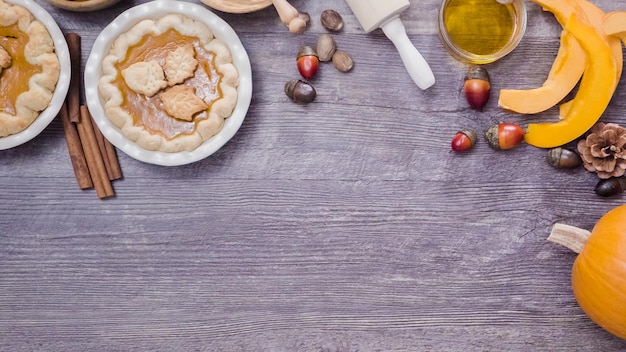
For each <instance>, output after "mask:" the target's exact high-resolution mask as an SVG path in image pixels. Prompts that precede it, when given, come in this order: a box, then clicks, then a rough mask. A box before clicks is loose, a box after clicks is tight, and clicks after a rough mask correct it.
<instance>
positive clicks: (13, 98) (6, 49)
mask: <svg viewBox="0 0 626 352" xmlns="http://www.w3.org/2000/svg"><path fill="white" fill-rule="evenodd" d="M0 13H1V15H0V137H6V136H8V135H12V134H15V133H19V132H21V131H23V130H24V129H26V128H27V127H28V126H30V124H32V122H33V121H34V120H35V119H36V118H37V117H38V116H39V113H40V112H41V111H43V110H44V109H45V108H47V107H48V105H49V103H50V101H51V100H52V92H53V91H54V88H55V86H56V83H57V81H58V78H59V72H60V64H59V60H58V57H57V56H56V54H55V51H54V43H53V41H52V38H51V37H50V34H49V33H48V31H47V30H46V28H45V27H44V25H43V24H42V23H41V22H39V21H37V20H35V18H34V17H33V16H32V14H31V13H30V12H29V11H28V10H27V9H25V8H23V7H21V6H16V5H10V4H8V3H6V2H4V1H3V0H0Z"/></svg>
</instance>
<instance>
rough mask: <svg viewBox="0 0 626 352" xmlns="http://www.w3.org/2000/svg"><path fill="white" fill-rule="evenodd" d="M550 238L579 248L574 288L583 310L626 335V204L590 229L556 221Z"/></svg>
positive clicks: (625, 336)
mask: <svg viewBox="0 0 626 352" xmlns="http://www.w3.org/2000/svg"><path fill="white" fill-rule="evenodd" d="M548 240H550V241H553V242H556V243H559V244H562V245H564V246H567V247H568V248H570V249H572V250H574V251H576V252H579V255H578V257H577V258H576V260H575V262H574V267H573V269H572V288H573V291H574V296H575V297H576V300H577V301H578V304H579V305H580V307H581V308H582V310H583V311H584V312H585V314H587V316H589V318H591V320H593V321H594V322H595V323H596V324H598V325H599V326H601V327H602V328H603V329H605V330H606V331H608V332H610V333H611V334H613V335H615V336H617V337H620V338H622V339H626V205H622V206H619V207H617V208H615V209H613V210H611V211H609V212H608V213H606V214H605V215H604V216H603V217H602V218H601V219H600V220H599V221H598V222H597V223H596V225H595V226H594V227H593V230H592V231H591V232H589V231H586V230H582V229H578V228H575V227H571V226H568V225H562V224H556V225H555V226H554V228H553V229H552V233H551V234H550V237H549V238H548Z"/></svg>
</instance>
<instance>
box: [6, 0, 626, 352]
mask: <svg viewBox="0 0 626 352" xmlns="http://www.w3.org/2000/svg"><path fill="white" fill-rule="evenodd" d="M38 2H39V3H40V4H41V5H42V6H44V7H45V8H46V9H48V10H49V11H50V12H52V13H53V14H54V15H55V18H56V19H57V21H58V22H59V25H60V27H61V28H62V29H63V31H64V32H66V33H67V32H70V31H74V32H77V33H78V34H80V35H81V37H82V43H83V45H82V50H83V51H82V56H83V65H84V61H86V59H87V57H88V55H89V50H90V48H91V46H92V44H93V41H94V40H95V38H96V37H97V35H98V33H99V31H100V30H101V29H102V28H103V27H104V26H106V24H107V23H108V22H110V21H111V20H112V19H113V18H114V17H115V16H117V15H118V14H119V13H121V12H122V11H123V10H125V9H127V8H130V7H132V6H134V5H136V4H139V3H143V2H145V1H139V0H133V1H122V2H120V3H118V4H117V5H115V6H114V7H111V8H109V9H106V10H102V11H99V12H98V13H83V14H77V13H72V12H68V11H63V10H59V9H54V8H52V7H51V6H50V5H47V4H46V3H44V2H43V1H38ZM195 2H197V3H200V1H199V0H197V1H195ZM597 4H598V5H599V6H600V7H601V8H603V9H604V10H606V11H609V10H617V9H619V8H620V4H619V3H618V2H612V1H608V0H598V1H597ZM293 5H294V6H296V7H297V8H298V9H299V10H301V11H306V12H308V13H309V14H310V15H311V17H312V23H311V26H310V28H309V29H308V30H307V31H306V32H305V33H304V34H303V35H300V36H294V35H292V34H290V33H289V32H288V31H287V29H286V28H285V26H284V25H283V24H282V23H280V20H279V19H278V15H277V14H276V12H275V11H274V9H272V8H271V7H270V8H266V9H263V10H261V11H258V12H253V13H248V14H240V15H235V14H227V13H221V12H217V13H218V14H219V15H220V16H221V17H222V18H224V19H225V20H226V21H227V22H228V23H229V24H231V26H232V27H233V28H234V29H235V31H236V32H237V33H238V34H239V35H240V37H241V39H242V42H243V44H244V46H245V48H246V50H247V51H248V54H249V56H250V59H251V63H252V69H253V75H254V77H253V85H254V94H253V99H252V104H251V107H250V110H249V113H248V115H247V116H246V119H245V121H244V123H243V126H242V127H241V129H240V130H239V132H238V133H237V135H236V136H235V137H234V138H233V139H232V140H231V141H230V142H228V143H227V144H226V145H225V146H224V147H223V148H222V149H220V150H219V151H218V152H216V153H215V154H214V155H212V156H210V157H208V158H207V159H205V160H202V161H200V162H197V163H194V164H191V165H186V166H180V167H159V166H154V165H148V164H144V163H141V162H139V161H136V160H134V159H131V158H129V157H128V156H126V155H125V154H123V153H121V152H120V153H119V159H120V164H121V166H122V170H123V172H124V179H122V180H119V181H116V182H115V191H116V197H115V198H111V199H106V200H99V199H98V198H97V197H96V195H95V193H94V191H93V190H87V191H81V190H77V189H76V181H75V179H74V175H73V171H72V167H71V162H70V159H69V155H68V152H67V147H66V144H65V141H64V139H63V138H64V137H63V128H62V125H61V122H60V121H59V120H58V119H57V120H55V121H53V122H52V124H51V125H50V126H49V127H48V128H47V129H46V130H45V131H44V132H43V133H42V134H41V135H40V136H38V137H37V138H35V139H34V140H32V141H30V142H28V143H26V144H24V145H22V146H19V147H17V148H13V149H10V150H5V151H2V153H1V154H2V155H1V156H0V180H1V181H0V182H1V184H2V186H3V187H2V192H1V193H0V202H2V204H3V205H4V206H3V210H2V212H0V351H64V352H74V351H76V352H78V351H81V352H82V351H279V352H281V351H286V352H291V351H315V352H321V351H324V352H326V351H327V352H356V351H361V352H363V351H407V352H413V351H563V352H565V351H567V352H570V351H581V352H582V351H584V352H589V351H603V352H606V351H624V350H626V342H625V341H623V340H619V339H617V338H615V337H613V336H611V335H609V334H608V333H606V332H604V331H603V330H602V329H601V328H599V327H597V326H596V325H594V324H593V323H592V322H591V321H590V320H589V319H588V318H587V317H586V316H585V315H584V314H583V312H582V311H581V310H580V308H579V307H578V305H577V304H576V301H575V300H574V298H573V296H572V292H571V287H570V273H571V266H572V264H573V261H574V258H575V256H574V254H573V253H570V252H569V251H568V250H566V249H565V248H560V247H559V246H557V245H555V244H552V243H549V242H547V241H546V238H547V236H548V234H549V232H550V228H551V227H552V225H553V224H554V223H555V222H565V223H568V224H570V225H575V226H579V227H582V228H587V229H590V228H591V227H592V226H593V225H594V223H595V222H596V221H597V220H598V219H599V217H600V216H601V215H602V214H604V213H605V212H606V211H608V210H609V209H611V208H612V207H614V206H617V205H620V204H622V203H623V202H624V198H623V197H622V196H620V197H616V198H612V199H600V198H598V197H597V196H595V194H594V193H593V187H594V185H595V183H596V181H597V179H596V177H595V175H593V174H591V173H589V172H587V171H585V170H582V169H581V170H573V171H556V170H554V169H551V168H550V166H548V164H547V163H546V162H545V151H542V150H539V149H536V148H533V147H530V146H526V145H522V146H520V147H518V148H516V149H514V150H510V151H507V152H494V151H493V150H491V149H490V148H489V147H488V146H487V144H486V143H485V142H484V141H483V140H482V139H481V140H480V141H479V143H478V144H477V146H476V148H475V149H474V150H473V151H471V152H470V153H467V154H463V155H462V154H454V153H451V152H450V145H449V143H450V139H451V138H452V136H453V135H454V133H455V132H456V131H458V130H459V129H462V128H474V129H476V130H477V131H478V132H479V134H482V131H484V130H485V129H486V128H487V127H488V125H489V124H490V123H493V122H496V121H509V122H518V123H526V121H528V120H532V119H535V120H539V119H546V118H554V117H556V115H555V111H549V112H547V113H545V114H542V115H540V116H535V117H532V118H529V117H522V116H517V115H510V114H507V113H505V112H503V111H500V110H499V109H498V108H497V105H496V103H497V99H495V96H492V99H491V100H490V102H489V103H488V105H487V106H486V108H485V109H484V111H483V112H476V111H472V110H470V109H469V108H468V107H467V103H466V102H465V101H464V98H463V95H462V91H461V87H462V86H461V85H462V79H463V76H464V74H465V70H466V68H467V67H466V66H465V65H463V64H461V63H459V62H456V61H454V60H453V59H452V58H451V57H450V56H448V55H447V53H446V52H445V50H444V49H443V47H442V45H441V43H440V42H439V38H438V37H437V32H436V13H437V9H438V1H437V0H424V1H411V8H410V9H409V10H408V11H407V12H406V13H404V14H403V15H402V19H403V20H404V23H405V25H406V26H407V32H408V34H409V36H410V38H411V40H412V41H413V42H414V43H415V44H416V46H417V47H418V49H419V50H420V51H421V52H422V54H423V55H424V56H425V57H426V59H427V60H428V61H429V63H430V64H431V65H432V68H433V70H434V72H435V76H436V77H437V83H436V84H435V86H433V87H432V88H431V89H429V90H427V91H420V90H419V89H418V88H417V87H416V86H415V85H414V84H413V83H412V81H411V80H410V78H409V77H408V75H407V74H406V72H405V70H404V67H403V66H402V64H401V62H400V59H399V57H398V55H397V54H396V52H395V49H394V47H393V44H391V42H389V41H388V40H387V39H386V38H385V37H384V35H383V34H382V33H381V32H380V31H376V32H373V33H371V34H365V33H363V31H362V30H361V28H360V27H359V25H358V22H357V21H356V19H355V18H354V16H353V15H352V14H351V12H350V10H349V8H348V7H347V4H346V3H344V2H343V1H340V0H326V1H304V0H294V1H293ZM527 5H528V14H529V27H528V32H527V34H526V36H525V37H524V39H523V40H522V43H521V44H520V46H519V47H518V49H516V50H515V51H514V52H513V53H512V54H510V55H509V56H507V57H506V58H505V59H502V60H501V61H498V62H496V63H493V64H490V65H488V66H487V68H488V70H489V73H490V74H491V77H492V84H493V90H494V92H496V91H497V90H498V89H500V88H504V87H507V88H513V87H534V86H537V85H539V84H541V83H542V81H543V79H544V78H545V76H546V74H547V72H548V70H549V68H550V65H551V62H552V59H553V58H554V55H555V54H556V51H557V48H558V34H559V32H560V29H559V27H558V25H557V23H556V21H555V20H554V18H553V17H552V16H551V15H550V14H549V13H545V12H543V11H541V9H540V8H539V7H538V6H536V5H535V4H533V3H529V2H528V3H527ZM326 8H333V9H335V10H337V11H339V12H340V13H341V14H342V15H343V17H344V20H345V22H346V25H345V27H344V30H343V31H342V32H341V33H338V34H336V35H335V39H336V41H337V45H338V47H341V48H342V49H344V50H346V51H348V52H349V53H350V54H351V55H352V56H353V58H354V61H355V63H356V65H355V67H354V69H353V70H352V71H351V72H349V73H347V74H345V73H340V72H338V71H336V70H335V69H334V68H333V67H332V66H331V65H323V66H322V67H321V69H320V72H319V75H318V76H317V77H316V78H315V79H314V80H313V81H312V83H313V84H314V85H315V87H316V89H317V91H318V98H317V100H316V101H315V102H314V103H312V104H310V105H308V106H301V105H296V104H293V103H291V102H290V101H289V100H288V99H287V97H286V96H285V95H284V93H283V85H284V83H285V82H286V81H287V80H290V79H294V78H298V76H297V75H298V72H297V69H296V67H295V55H296V53H297V50H298V48H299V47H300V46H301V45H304V44H309V45H311V44H314V43H315V41H316V40H317V37H318V36H319V35H320V34H321V33H325V30H324V29H323V28H322V26H321V24H320V23H319V14H320V13H321V12H322V11H323V10H324V9H326ZM621 84H622V85H624V84H626V83H625V82H624V79H622V82H621ZM625 86H626V85H625ZM625 95H626V93H625V91H624V89H623V88H618V92H617V93H616V95H615V98H614V99H613V101H612V103H611V106H610V107H609V109H608V110H607V112H606V114H605V116H604V117H603V120H604V121H611V122H616V123H623V124H626V118H624V112H625V111H626V103H625V101H626V100H625V99H624V98H625Z"/></svg>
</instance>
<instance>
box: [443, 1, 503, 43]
mask: <svg viewBox="0 0 626 352" xmlns="http://www.w3.org/2000/svg"><path fill="white" fill-rule="evenodd" d="M443 10H444V13H443V21H444V25H445V28H446V31H447V32H448V36H449V38H450V40H451V41H452V42H453V43H454V44H455V45H456V46H457V47H459V48H460V49H462V50H465V51H467V52H469V53H471V54H474V55H491V54H494V53H497V52H498V51H500V50H502V49H503V48H504V47H505V46H506V45H507V44H508V43H509V42H510V41H511V37H512V36H513V32H514V29H515V8H514V7H513V5H512V4H507V5H504V4H501V3H499V2H498V1H496V0H450V1H448V3H447V4H446V6H445V8H444V9H443Z"/></svg>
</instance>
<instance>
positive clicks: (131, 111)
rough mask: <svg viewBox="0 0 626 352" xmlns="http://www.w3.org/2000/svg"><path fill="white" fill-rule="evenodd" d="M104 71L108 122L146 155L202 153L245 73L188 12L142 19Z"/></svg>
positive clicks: (116, 44) (102, 86)
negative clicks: (151, 152)
mask: <svg viewBox="0 0 626 352" xmlns="http://www.w3.org/2000/svg"><path fill="white" fill-rule="evenodd" d="M102 73H103V76H102V77H101V79H100V81H99V89H100V94H101V95H102V97H103V100H104V102H105V103H104V111H105V113H106V115H107V117H108V119H109V120H110V121H111V122H112V123H113V124H114V125H115V126H116V127H118V128H119V129H120V130H121V132H122V133H123V134H124V135H125V136H126V137H127V138H129V139H131V140H133V141H135V142H136V143H137V144H138V145H139V146H141V147H142V148H145V149H147V150H154V151H161V152H170V153H175V152H181V151H192V150H194V149H196V148H197V147H198V146H200V145H201V144H202V143H203V142H204V141H206V140H208V139H209V138H211V137H213V136H214V135H215V134H217V133H218V132H219V131H220V129H221V128H222V125H223V123H224V120H225V119H227V118H228V117H230V115H231V114H232V112H233V110H234V108H235V105H236V104H237V87H238V85H239V74H238V70H237V68H236V67H235V66H234V65H233V59H232V55H231V52H230V49H229V48H228V46H227V45H226V44H225V43H224V42H223V41H222V40H220V39H218V38H216V37H215V36H214V35H213V31H212V30H211V29H210V28H209V27H208V26H207V25H205V24H203V23H201V22H200V21H197V20H194V19H192V18H189V17H187V16H185V15H183V14H168V15H164V16H162V17H159V18H155V19H146V20H142V21H140V22H139V23H137V24H136V25H134V26H133V27H131V28H130V29H129V30H128V31H127V32H125V33H123V34H122V35H120V36H119V37H118V38H117V39H116V40H115V41H114V42H113V44H112V46H111V49H110V51H109V53H108V55H107V56H106V57H105V58H104V60H103V62H102Z"/></svg>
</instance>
